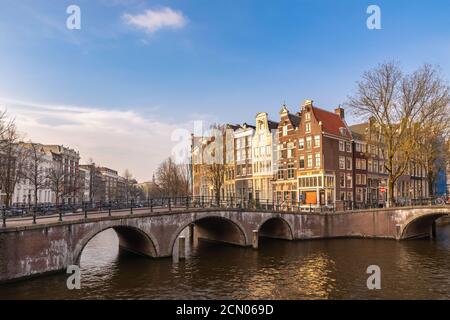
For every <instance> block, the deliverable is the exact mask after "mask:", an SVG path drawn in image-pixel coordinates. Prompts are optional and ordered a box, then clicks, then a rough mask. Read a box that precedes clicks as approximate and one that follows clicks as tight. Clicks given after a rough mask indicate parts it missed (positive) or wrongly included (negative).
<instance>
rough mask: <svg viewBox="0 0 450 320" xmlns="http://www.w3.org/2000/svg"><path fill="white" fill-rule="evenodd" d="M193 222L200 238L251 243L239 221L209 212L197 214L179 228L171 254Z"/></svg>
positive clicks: (172, 239)
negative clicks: (178, 240) (183, 232)
mask: <svg viewBox="0 0 450 320" xmlns="http://www.w3.org/2000/svg"><path fill="white" fill-rule="evenodd" d="M191 224H194V225H195V228H196V233H197V235H199V236H200V238H203V239H207V240H212V241H217V242H224V243H229V244H234V245H240V246H248V245H250V244H249V236H248V235H247V233H246V230H245V228H244V227H243V225H242V224H241V223H240V222H239V221H237V220H236V219H233V218H230V217H227V216H223V215H221V214H219V213H217V214H216V213H208V214H206V215H200V216H195V217H194V218H192V219H189V221H187V222H186V223H183V224H182V225H181V226H180V227H178V228H177V230H176V231H175V232H174V234H173V235H172V237H171V240H170V244H169V250H170V254H173V252H174V249H175V242H176V240H177V239H178V237H179V236H180V234H181V232H182V231H183V230H185V229H186V228H188V227H189V226H190V225H191Z"/></svg>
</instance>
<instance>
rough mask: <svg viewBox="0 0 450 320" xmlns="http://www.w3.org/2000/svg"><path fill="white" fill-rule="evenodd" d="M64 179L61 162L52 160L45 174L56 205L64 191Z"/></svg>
mask: <svg viewBox="0 0 450 320" xmlns="http://www.w3.org/2000/svg"><path fill="white" fill-rule="evenodd" d="M65 179H66V174H65V173H64V170H63V167H62V163H61V162H60V161H54V163H53V166H52V168H50V170H49V172H48V176H47V181H48V187H49V188H50V190H52V191H53V192H54V193H55V202H56V206H58V204H59V199H60V198H61V197H62V196H63V194H64V192H65V190H64V189H65V188H64V187H65Z"/></svg>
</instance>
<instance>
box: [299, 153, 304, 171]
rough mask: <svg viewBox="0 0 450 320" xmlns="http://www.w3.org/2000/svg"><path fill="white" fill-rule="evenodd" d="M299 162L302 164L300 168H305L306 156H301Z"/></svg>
mask: <svg viewBox="0 0 450 320" xmlns="http://www.w3.org/2000/svg"><path fill="white" fill-rule="evenodd" d="M299 164H300V169H305V156H300V159H299Z"/></svg>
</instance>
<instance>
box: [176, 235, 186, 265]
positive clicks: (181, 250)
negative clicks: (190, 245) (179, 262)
mask: <svg viewBox="0 0 450 320" xmlns="http://www.w3.org/2000/svg"><path fill="white" fill-rule="evenodd" d="M178 258H179V259H184V258H186V238H185V237H184V236H181V237H179V238H178Z"/></svg>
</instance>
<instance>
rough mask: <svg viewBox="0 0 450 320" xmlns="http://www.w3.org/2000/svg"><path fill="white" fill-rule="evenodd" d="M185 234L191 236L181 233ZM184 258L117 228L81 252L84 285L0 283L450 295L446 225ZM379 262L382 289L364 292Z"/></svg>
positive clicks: (27, 285)
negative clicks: (133, 242) (144, 246)
mask: <svg viewBox="0 0 450 320" xmlns="http://www.w3.org/2000/svg"><path fill="white" fill-rule="evenodd" d="M185 236H186V239H189V237H188V234H187V235H185ZM186 244H187V253H188V256H187V259H185V260H179V261H178V260H175V261H173V260H172V259H171V258H167V259H151V258H144V257H140V256H136V255H133V254H129V253H126V252H123V251H120V250H119V249H118V238H117V235H116V234H115V232H114V230H112V229H110V230H106V231H104V232H102V233H100V234H98V235H97V236H96V237H94V238H93V239H92V240H91V241H90V242H89V243H88V245H87V246H86V247H85V249H84V251H83V254H82V257H81V274H82V279H81V285H82V289H81V290H74V291H69V290H67V288H66V280H67V275H65V274H57V275H51V276H46V277H41V278H36V279H32V280H27V281H23V282H17V283H13V284H7V285H2V286H1V287H0V298H2V299H5V298H19V299H24V298H27V299H109V298H113V299H370V298H377V299H380V298H387V299H425V298H432V299H450V277H449V276H450V225H444V226H440V227H439V228H438V238H437V239H436V241H430V240H412V241H404V242H397V241H392V240H370V239H333V240H314V241H283V240H270V239H261V241H260V248H259V250H252V249H249V248H241V247H237V246H228V245H220V244H214V243H207V242H201V241H200V242H199V243H198V245H197V246H190V244H189V241H186ZM371 264H376V265H379V266H380V268H381V272H382V281H381V286H382V290H368V289H367V287H366V280H367V277H368V275H367V274H366V269H367V267H368V266H369V265H371Z"/></svg>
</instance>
